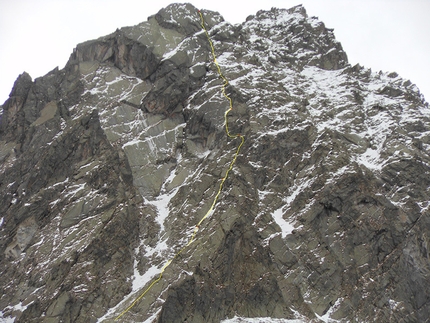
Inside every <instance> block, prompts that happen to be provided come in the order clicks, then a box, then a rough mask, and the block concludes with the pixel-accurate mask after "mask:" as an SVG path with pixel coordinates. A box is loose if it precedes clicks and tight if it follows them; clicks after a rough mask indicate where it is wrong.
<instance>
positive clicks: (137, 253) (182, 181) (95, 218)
mask: <svg viewBox="0 0 430 323" xmlns="http://www.w3.org/2000/svg"><path fill="white" fill-rule="evenodd" d="M201 13H202V15H203V17H204V22H205V27H206V29H207V30H208V34H209V36H210V39H211V40H212V42H213V45H214V48H215V53H216V56H217V62H218V64H219V66H220V69H221V70H222V73H223V75H224V76H225V78H226V79H227V80H228V82H229V83H228V85H227V87H226V94H227V95H228V96H229V97H230V98H231V99H232V102H233V106H234V109H233V110H232V111H231V112H230V113H229V115H228V117H227V118H228V126H229V128H230V131H231V133H240V134H242V135H244V136H245V144H244V145H243V147H242V149H241V150H240V153H239V156H238V158H237V161H236V163H235V165H234V167H233V169H232V171H231V172H230V174H229V176H228V178H227V179H226V180H225V182H224V185H223V187H222V191H221V194H220V196H219V199H218V201H217V203H216V205H215V208H214V211H213V212H212V213H211V214H210V216H208V218H206V219H205V220H204V221H203V222H202V223H201V225H200V227H199V231H198V232H197V234H196V236H195V240H194V241H193V242H192V243H191V244H190V245H189V246H187V247H186V248H184V246H186V244H187V243H188V241H189V239H190V236H191V235H192V233H193V231H194V230H195V226H196V224H197V223H198V222H199V220H200V219H201V218H202V217H203V216H204V215H205V213H206V212H207V211H208V210H209V208H210V205H211V203H212V201H213V200H214V197H215V195H216V193H217V191H218V187H219V185H220V181H221V179H222V178H223V177H224V176H225V173H226V171H227V168H228V166H229V164H230V163H231V161H232V158H233V156H234V153H235V151H236V149H237V147H238V144H239V142H238V140H236V139H231V138H228V137H227V136H226V132H225V120H224V113H225V111H226V110H227V109H228V108H229V102H228V100H227V99H226V98H225V97H224V96H223V94H222V84H223V81H222V80H221V79H220V77H219V74H218V71H217V68H216V65H215V64H214V62H213V58H212V56H211V47H210V44H209V41H208V38H207V36H206V34H205V32H204V30H203V29H202V26H201V21H200V17H199V13H198V10H197V9H196V8H195V7H193V6H192V5H190V4H173V5H170V6H168V7H166V8H164V9H161V10H160V11H159V12H158V13H157V14H156V15H154V16H151V17H149V18H148V20H147V21H146V22H143V23H141V24H139V25H137V26H133V27H125V28H121V29H118V30H117V31H115V32H114V33H113V34H110V35H108V36H105V37H101V38H99V39H96V40H92V41H88V42H85V43H82V44H79V45H77V47H76V49H75V50H74V51H73V53H72V54H71V56H70V59H69V61H68V63H67V64H66V66H65V67H64V68H63V69H61V70H60V69H55V70H53V71H51V72H49V73H48V74H46V75H45V76H43V77H40V78H37V79H35V80H32V78H31V77H30V76H29V75H28V74H27V73H23V74H22V75H20V76H19V77H18V79H17V80H16V82H15V84H14V86H13V90H12V92H11V94H10V96H9V99H7V100H6V102H5V103H4V104H3V106H2V107H1V109H0V115H1V119H0V170H1V171H0V264H1V265H0V291H1V293H0V295H1V296H0V322H49V323H54V322H113V321H115V318H117V317H118V315H120V314H121V313H122V314H123V315H122V316H121V317H120V318H119V319H118V320H116V321H120V322H160V323H161V322H257V321H258V322H370V321H372V322H373V321H375V322H429V317H430V288H428V287H429V286H430V259H429V257H430V217H429V214H430V191H429V190H430V189H429V187H430V156H429V152H430V110H429V107H428V104H427V103H426V102H425V101H424V98H423V96H422V95H421V94H420V92H419V90H418V88H417V87H416V86H415V85H414V84H412V83H411V82H410V81H407V80H404V79H402V78H401V77H400V76H398V75H397V74H396V73H394V72H392V73H382V72H379V73H375V72H373V71H371V70H369V69H366V68H364V67H361V66H359V65H356V66H351V65H349V64H348V60H347V56H346V54H345V52H344V51H343V50H342V46H341V44H340V43H339V42H337V41H336V40H335V37H334V34H333V30H331V29H328V28H326V27H325V25H324V24H323V23H322V22H320V21H319V20H318V19H317V18H316V17H308V16H307V14H306V11H305V9H304V8H303V7H302V6H297V7H294V8H291V9H288V10H284V9H272V10H270V11H259V12H258V13H257V14H256V15H255V16H250V17H248V18H247V20H246V22H244V23H242V24H238V25H231V24H229V23H227V22H225V21H224V19H223V18H222V17H221V16H220V15H219V14H218V13H216V12H211V11H207V10H202V11H201ZM182 248H184V249H183V251H182V252H181V254H180V255H179V256H177V257H175V258H174V259H173V257H174V256H175V254H177V252H178V251H179V250H181V249H182ZM171 259H173V261H172V262H171V263H170V265H169V266H168V267H166V268H165V270H164V272H163V275H162V279H161V280H160V281H159V282H157V283H155V284H154V285H153V286H152V288H151V289H150V290H149V291H148V292H147V293H146V294H145V295H144V296H143V297H141V298H140V299H138V298H139V296H140V295H142V293H143V292H144V290H146V289H147V288H148V286H149V285H150V284H151V283H152V282H153V281H154V280H155V279H157V277H159V275H160V273H161V272H162V270H163V266H165V265H166V264H167V263H168V262H169V261H170V260H171ZM136 300H137V301H136ZM133 302H135V304H134V306H133V307H132V308H130V309H129V310H128V311H126V312H124V311H125V310H126V309H127V308H128V307H129V306H130V305H132V303H133ZM257 318H259V319H257Z"/></svg>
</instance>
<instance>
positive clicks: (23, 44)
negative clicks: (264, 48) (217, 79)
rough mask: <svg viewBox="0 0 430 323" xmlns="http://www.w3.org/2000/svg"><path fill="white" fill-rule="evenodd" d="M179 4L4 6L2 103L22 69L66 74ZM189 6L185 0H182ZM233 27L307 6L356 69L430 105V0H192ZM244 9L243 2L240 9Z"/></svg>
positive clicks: (81, 1) (39, 2) (10, 1)
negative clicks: (102, 43) (85, 53)
mask: <svg viewBox="0 0 430 323" xmlns="http://www.w3.org/2000/svg"><path fill="white" fill-rule="evenodd" d="M172 2H173V1H164V0H152V1H147V0H0V104H2V103H3V102H4V101H5V100H6V99H7V98H8V95H9V93H10V91H11V89H12V86H13V83H14V81H15V79H16V78H17V77H18V75H19V74H21V73H22V72H23V71H26V72H28V73H29V74H30V75H31V76H32V78H33V79H35V78H37V77H39V76H42V75H45V74H46V73H48V72H49V71H50V70H52V69H53V68H55V67H56V66H58V67H59V68H63V67H64V65H65V64H66V62H67V60H68V58H69V56H70V54H71V52H72V50H73V48H74V47H75V46H76V44H78V43H80V42H83V41H86V40H90V39H94V38H98V37H100V36H104V35H107V34H110V33H112V32H114V31H115V30H116V28H119V27H123V26H131V25H136V24H138V23H140V22H142V21H146V19H147V17H148V16H149V15H152V14H155V13H156V12H157V11H158V10H159V9H160V8H162V7H165V6H167V5H168V4H170V3H172ZM181 2H183V1H181ZM190 2H191V3H193V4H194V5H195V6H196V7H198V8H205V9H210V10H215V11H218V12H219V13H221V15H223V16H224V18H225V20H227V21H229V22H231V23H239V22H243V21H244V20H245V18H246V17H247V16H248V15H250V14H255V13H256V12H257V11H258V10H260V9H270V8H271V7H278V8H290V7H293V6H295V5H298V4H303V5H304V6H305V8H306V10H307V12H308V15H310V16H317V17H319V19H320V20H321V21H323V22H324V23H325V25H326V26H327V27H328V28H334V32H335V36H336V38H337V39H338V40H339V41H340V42H341V43H342V45H343V48H344V50H345V51H346V53H347V54H348V58H349V62H350V63H351V64H353V65H355V64H356V63H360V64H361V65H363V66H365V67H370V68H372V70H374V71H379V70H382V71H389V72H391V71H396V72H397V73H399V74H400V75H401V76H402V77H404V78H406V79H410V80H411V81H412V82H413V83H415V84H417V85H418V87H419V88H420V90H421V92H422V93H423V94H424V95H425V97H426V100H427V101H430V81H429V80H430V78H429V77H430V19H429V14H430V0H264V1H261V0H260V1H255V0H247V1H233V0H228V1H227V0H216V1H207V0H206V1H203V0H194V1H190ZM239 3H240V4H239Z"/></svg>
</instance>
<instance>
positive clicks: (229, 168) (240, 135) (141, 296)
mask: <svg viewBox="0 0 430 323" xmlns="http://www.w3.org/2000/svg"><path fill="white" fill-rule="evenodd" d="M199 15H200V20H201V26H202V29H203V30H204V31H205V34H206V37H207V38H208V41H209V45H210V47H211V51H212V57H213V61H214V63H215V66H216V68H217V70H218V75H219V77H220V78H221V79H222V80H223V85H222V94H223V95H224V97H225V98H227V100H228V101H229V104H230V107H229V109H228V110H227V111H226V112H225V113H224V123H225V132H226V134H227V136H228V137H230V138H240V140H241V142H240V144H239V146H238V147H237V149H236V151H235V153H234V157H233V159H232V161H231V162H230V165H229V167H228V168H227V171H226V172H225V175H224V177H223V178H222V179H221V183H220V184H219V188H218V192H217V193H216V195H215V197H214V199H213V202H212V205H211V207H210V208H209V210H208V211H207V212H206V214H205V215H204V216H203V217H202V218H201V219H200V221H199V222H198V223H197V225H196V226H195V228H194V231H193V233H192V234H191V237H190V239H189V240H188V243H187V244H186V245H185V246H183V247H182V248H181V250H179V251H178V252H177V253H176V254H175V255H174V256H173V257H172V258H171V259H170V260H168V261H167V262H166V264H165V265H164V266H163V268H161V272H160V275H159V276H158V278H157V279H155V280H154V281H153V282H152V283H151V284H150V285H149V286H148V288H146V289H145V290H144V292H143V293H142V294H140V295H139V297H137V298H136V299H135V300H134V301H133V303H131V304H130V306H129V307H127V308H126V309H125V310H124V311H122V312H121V313H120V314H119V315H118V316H117V317H116V318H115V321H117V320H119V319H120V318H121V317H122V316H123V315H124V314H125V313H127V312H128V311H129V310H131V309H132V308H133V307H134V306H135V305H136V304H137V302H139V301H140V300H141V299H142V298H143V297H144V296H145V295H146V294H147V293H148V292H149V290H150V289H151V288H152V287H153V286H154V285H155V284H156V283H158V282H159V281H160V280H161V278H162V277H163V273H164V271H165V270H166V268H167V267H168V266H169V265H170V264H171V263H172V261H173V260H175V259H176V258H177V257H178V256H179V255H180V254H181V253H182V252H183V251H184V250H185V249H186V248H187V247H188V246H189V245H190V244H191V243H193V242H194V240H195V237H196V234H197V232H198V231H199V227H200V225H201V224H202V222H203V221H204V220H205V219H206V218H207V217H208V216H209V215H210V214H211V212H212V211H213V209H214V208H215V204H216V203H217V201H218V198H219V196H220V194H221V191H222V188H223V186H224V182H225V181H226V180H227V177H228V174H229V173H230V171H231V170H232V169H233V166H234V164H235V163H236V159H237V157H238V155H239V152H240V149H241V148H242V146H243V144H244V142H245V137H244V136H243V135H242V134H231V133H230V130H229V128H228V119H227V117H228V114H229V113H230V111H232V110H233V101H232V100H231V98H230V97H229V96H228V94H227V93H226V90H225V89H226V87H227V85H228V81H227V79H226V78H225V77H224V75H223V74H222V72H221V68H220V66H219V64H218V62H217V59H216V55H215V48H214V45H213V43H212V40H211V38H210V36H209V33H208V31H207V29H206V26H205V20H204V18H203V15H202V13H201V12H200V10H199Z"/></svg>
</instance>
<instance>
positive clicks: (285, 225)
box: [272, 206, 294, 238]
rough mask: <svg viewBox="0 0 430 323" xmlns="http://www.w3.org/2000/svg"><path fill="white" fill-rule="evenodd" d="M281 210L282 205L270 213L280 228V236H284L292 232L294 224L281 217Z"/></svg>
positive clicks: (282, 208)
mask: <svg viewBox="0 0 430 323" xmlns="http://www.w3.org/2000/svg"><path fill="white" fill-rule="evenodd" d="M283 210H284V206H282V207H280V208H279V209H277V210H275V211H274V212H273V213H272V217H273V219H274V220H275V222H276V224H277V225H279V227H280V228H281V232H282V238H285V237H286V236H287V235H289V234H291V233H292V232H293V230H294V226H293V225H292V224H291V223H290V222H288V221H286V220H285V219H284V218H283V214H284V211H283Z"/></svg>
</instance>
